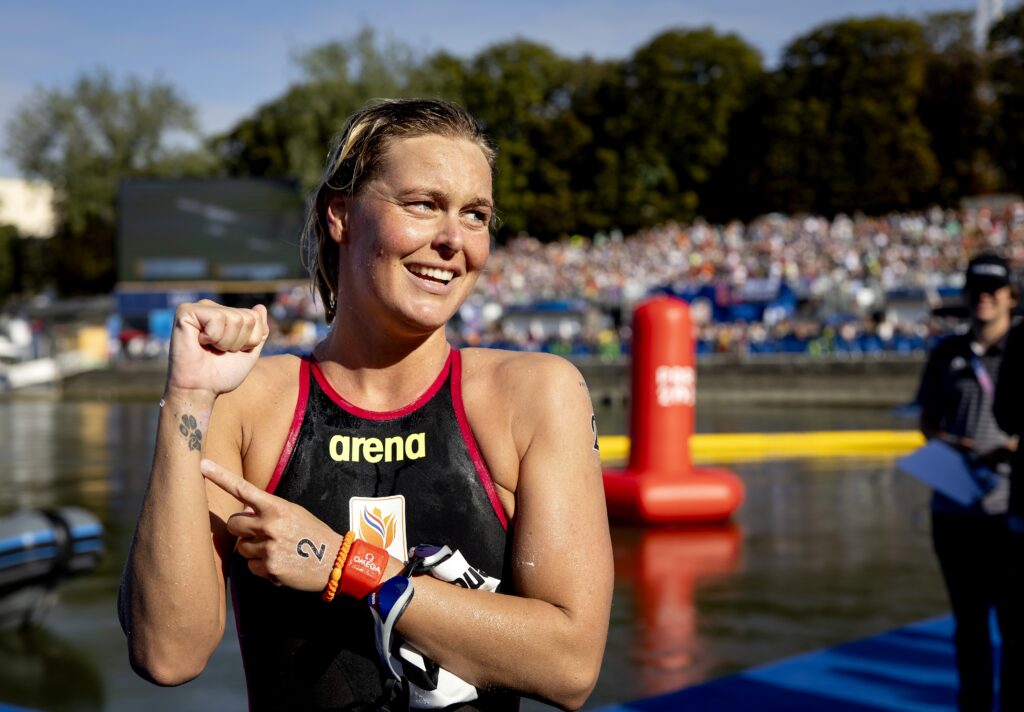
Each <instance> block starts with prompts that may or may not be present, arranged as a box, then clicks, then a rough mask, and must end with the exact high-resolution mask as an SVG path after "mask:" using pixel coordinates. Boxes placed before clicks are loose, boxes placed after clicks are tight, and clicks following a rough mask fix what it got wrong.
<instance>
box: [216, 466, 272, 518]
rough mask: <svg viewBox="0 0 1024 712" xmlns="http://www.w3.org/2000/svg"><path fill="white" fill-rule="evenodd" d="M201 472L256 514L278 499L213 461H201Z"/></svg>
mask: <svg viewBox="0 0 1024 712" xmlns="http://www.w3.org/2000/svg"><path fill="white" fill-rule="evenodd" d="M199 471H200V472H202V473H203V477H205V478H206V479H208V480H209V481H210V482H212V483H213V484H215V485H217V486H218V487H220V488H221V489H222V490H224V491H225V492H227V493H228V494H230V495H231V496H233V497H234V498H235V499H237V500H238V501H239V502H242V503H243V504H246V505H248V506H249V507H252V509H253V511H254V512H257V513H258V512H260V511H261V510H263V509H266V508H267V507H269V506H270V505H272V504H273V503H274V500H275V499H276V497H274V495H272V494H268V493H267V492H264V491H263V490H261V489H260V488H259V487H257V486H256V485H254V484H252V483H251V482H248V481H246V480H245V479H243V478H241V477H239V476H238V475H236V474H234V473H232V472H229V471H228V470H225V469H224V468H223V467H221V466H220V465H218V464H217V463H216V462H214V461H213V460H206V459H203V460H200V461H199Z"/></svg>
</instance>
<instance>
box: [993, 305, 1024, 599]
mask: <svg viewBox="0 0 1024 712" xmlns="http://www.w3.org/2000/svg"><path fill="white" fill-rule="evenodd" d="M1022 366H1024V322H1018V323H1017V324H1015V325H1014V326H1013V327H1012V328H1011V329H1010V334H1009V336H1008V337H1007V339H1006V353H1005V354H1004V356H1003V363H1002V366H1001V367H1000V369H999V380H998V381H997V385H996V395H995V403H994V404H993V406H992V411H993V413H994V414H995V416H996V422H997V423H998V424H999V427H1000V428H1002V429H1003V430H1005V431H1006V432H1007V433H1010V434H1011V435H1015V436H1017V438H1018V439H1019V438H1020V436H1021V434H1022V433H1024V373H1022V372H1021V367H1022ZM1010 469H1011V475H1010V503H1009V514H1010V526H1011V528H1012V529H1013V531H1014V533H1015V534H1017V535H1020V536H1024V450H1021V449H1019V448H1018V450H1017V451H1016V452H1015V453H1014V455H1013V458H1012V459H1011V468H1010ZM1020 564H1021V565H1024V562H1020ZM1022 600H1024V596H1022Z"/></svg>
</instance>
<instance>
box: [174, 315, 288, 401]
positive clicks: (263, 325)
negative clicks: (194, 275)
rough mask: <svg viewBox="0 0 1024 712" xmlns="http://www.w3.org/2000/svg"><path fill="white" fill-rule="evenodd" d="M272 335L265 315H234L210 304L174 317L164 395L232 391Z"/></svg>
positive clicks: (216, 393)
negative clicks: (177, 392) (165, 392)
mask: <svg viewBox="0 0 1024 712" xmlns="http://www.w3.org/2000/svg"><path fill="white" fill-rule="evenodd" d="M269 334H270V327H269V325H268V323H267V309H266V307H264V306H263V305H262V304H257V305H256V306H255V307H253V308H252V309H234V308H231V307H225V306H221V305H220V304H217V303H215V302H211V301H210V300H208V299H204V300H203V301H200V302H197V303H195V304H182V305H181V306H179V307H178V309H177V311H176V312H175V314H174V331H173V332H172V334H171V352H170V361H169V364H168V369H167V391H168V392H169V393H170V392H172V391H175V390H177V391H187V392H199V393H206V394H209V395H210V396H212V397H213V398H216V397H217V396H219V395H220V394H222V393H227V392H229V391H233V390H234V389H235V388H237V387H238V386H239V385H240V384H241V383H242V381H244V380H245V377H246V376H248V375H249V372H250V371H251V370H252V368H253V366H254V365H255V364H256V360H257V359H258V358H259V356H260V351H262V350H263V344H264V343H266V341H267V336H268V335H269Z"/></svg>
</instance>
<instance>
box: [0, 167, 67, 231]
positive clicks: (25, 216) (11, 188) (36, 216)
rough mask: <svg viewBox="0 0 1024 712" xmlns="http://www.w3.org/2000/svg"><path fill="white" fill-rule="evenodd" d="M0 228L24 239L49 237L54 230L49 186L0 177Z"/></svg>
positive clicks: (51, 193) (50, 187)
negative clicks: (10, 227)
mask: <svg viewBox="0 0 1024 712" xmlns="http://www.w3.org/2000/svg"><path fill="white" fill-rule="evenodd" d="M0 225H14V226H15V227H16V228H18V232H19V233H21V234H22V235H25V236H27V237H51V236H52V235H53V232H54V230H55V229H56V217H55V215H54V212H53V187H52V186H51V185H50V184H49V183H47V182H45V181H37V180H24V179H22V178H0Z"/></svg>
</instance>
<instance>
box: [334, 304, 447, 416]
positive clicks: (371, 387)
mask: <svg viewBox="0 0 1024 712" xmlns="http://www.w3.org/2000/svg"><path fill="white" fill-rule="evenodd" d="M449 351H450V347H449V345H448V341H447V339H446V338H445V333H444V329H443V328H442V329H438V330H437V331H435V332H433V333H431V334H429V335H426V336H424V337H422V338H416V339H412V338H410V339H404V340H399V339H395V338H394V335H393V334H382V333H380V332H376V331H369V332H367V331H365V330H359V331H355V330H352V329H347V328H344V326H343V325H341V324H338V323H335V324H334V326H333V327H332V328H331V331H330V333H329V334H328V335H327V338H326V339H324V340H323V341H322V342H320V344H319V345H318V346H317V347H316V349H315V350H314V353H315V355H316V358H317V360H318V361H320V364H321V368H322V369H323V372H324V374H325V375H326V376H327V377H328V380H330V381H331V384H332V385H333V386H334V387H335V389H337V390H338V392H339V393H342V394H344V395H345V398H346V399H348V400H350V401H351V402H352V403H354V404H355V405H358V406H360V407H362V408H366V409H367V410H376V411H388V410H396V409H398V408H402V407H404V406H406V405H408V404H409V403H411V402H413V401H414V400H415V399H416V398H418V397H419V396H420V395H422V394H423V392H424V391H426V390H427V388H429V387H430V385H431V384H432V383H433V382H434V379H435V378H437V374H438V373H439V372H440V371H441V368H442V366H443V365H444V362H445V360H446V359H447V358H448V354H449Z"/></svg>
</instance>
